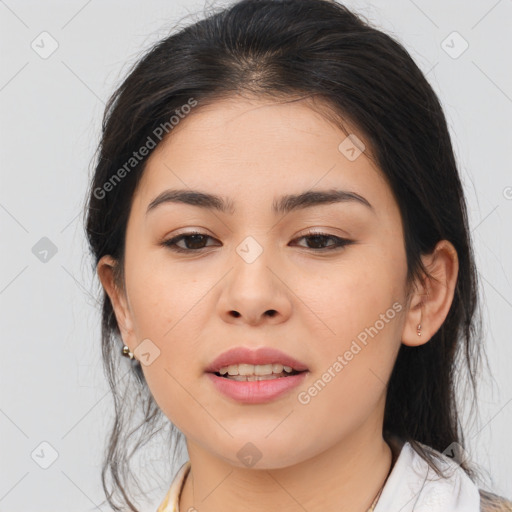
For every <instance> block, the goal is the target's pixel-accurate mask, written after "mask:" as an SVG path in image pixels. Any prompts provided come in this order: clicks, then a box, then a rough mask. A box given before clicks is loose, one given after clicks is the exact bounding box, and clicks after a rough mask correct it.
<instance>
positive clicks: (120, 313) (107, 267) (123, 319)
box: [96, 255, 137, 352]
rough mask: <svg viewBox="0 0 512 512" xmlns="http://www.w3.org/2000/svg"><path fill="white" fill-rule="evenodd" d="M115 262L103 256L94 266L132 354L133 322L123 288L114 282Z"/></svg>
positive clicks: (107, 256)
mask: <svg viewBox="0 0 512 512" xmlns="http://www.w3.org/2000/svg"><path fill="white" fill-rule="evenodd" d="M117 264H118V263H117V260H116V259H115V258H113V257H112V256H109V255H106V256H103V257H102V258H101V259H100V261H99V262H98V265H97V266H96V272H97V273H98V277H99V279H100V281H101V284H102V286H103V288H104V289H105V291H106V292H107V294H108V296H109V298H110V302H111V303H112V307H113V309H114V313H115V316H116V320H117V325H118V326H119V330H120V331H121V336H122V338H123V341H124V344H125V345H128V347H130V351H131V352H133V351H134V350H135V347H136V346H137V343H136V341H135V333H134V330H133V321H132V317H131V313H130V308H129V306H128V299H127V296H126V291H125V290H124V287H123V286H122V285H120V284H119V283H116V280H115V269H116V266H117Z"/></svg>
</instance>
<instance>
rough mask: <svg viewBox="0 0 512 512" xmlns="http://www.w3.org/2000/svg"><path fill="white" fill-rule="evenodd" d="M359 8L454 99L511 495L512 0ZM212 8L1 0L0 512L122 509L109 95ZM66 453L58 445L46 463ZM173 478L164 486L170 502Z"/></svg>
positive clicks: (480, 448)
mask: <svg viewBox="0 0 512 512" xmlns="http://www.w3.org/2000/svg"><path fill="white" fill-rule="evenodd" d="M214 5H222V4H221V3H220V2H219V3H216V4H214ZM347 5H348V6H352V7H354V8H356V10H357V11H358V12H361V13H362V14H364V15H365V16H367V17H368V18H369V19H370V20H371V21H372V22H374V23H376V24H377V25H378V26H380V27H381V28H383V29H384V30H386V31H387V32H388V33H390V34H393V35H395V36H396V37H397V38H398V39H399V40H401V41H402V42H403V43H404V45H405V46H406V48H407V49H408V50H409V51H410V52H411V54H412V56H413V58H414V59H415V60H416V62H417V63H418V65H419V66H420V68H421V69H422V70H423V71H424V72H425V73H427V77H428V79H429V81H430V82H431V84H432V85H433V87H434V89H435V90H436V92H437V93H438V94H439V95H440V97H441V101H442V104H443V106H444V108H445V112H446V115H447V118H448V121H449V125H450V130H451V133H452V137H453V144H454V147H455V150H456V153H457V158H458V161H459V164H460V169H461V173H462V178H463V182H464V186H465V190H466V194H467V197H468V201H469V205H470V212H469V213H470V223H471V229H472V234H473V236H474V241H475V248H476V253H477V261H478V264H479V269H480V277H481V280H482V283H483V295H484V300H485V302H484V304H483V312H484V321H485V329H484V332H485V336H486V339H485V342H486V345H487V352H488V355H489V363H490V367H491V375H488V374H486V376H485V381H484V383H483V385H482V386H481V399H480V421H479V423H478V424H476V425H473V426H471V428H470V429H469V430H468V431H467V439H468V443H467V445H466V447H465V448H466V450H467V451H468V452H469V453H470V454H471V456H472V457H473V458H474V459H475V460H476V461H477V462H479V463H480V464H482V466H483V468H484V469H485V470H487V472H488V474H489V475H490V477H489V479H488V484H489V485H491V486H492V487H493V488H494V490H495V491H497V492H498V493H500V494H503V495H506V496H508V497H512V478H511V473H512V461H511V457H512V443H511V442H510V431H511V428H510V427H511V424H512V421H511V420H512V385H511V384H512V371H511V368H510V363H511V361H512V339H511V334H510V332H511V328H510V319H511V317H512V288H511V279H512V260H511V256H510V254H511V252H512V230H511V218H512V172H511V164H510V149H511V147H512V140H511V130H510V117H511V115H512V75H511V69H512V68H511V66H510V63H511V55H510V54H511V51H510V50H511V47H512V41H511V33H512V31H511V30H510V28H511V26H512V23H511V22H512V0H499V1H496V0H480V1H476V2H467V1H452V2H446V1H444V0H435V1H428V2H427V1H426V0H415V1H412V0H394V1H381V2H363V1H361V2H357V1H349V2H347ZM203 6H204V3H203V2H202V1H191V0H177V1H163V0H159V1H157V0H145V1H144V2H135V1H133V0H130V1H123V2H121V1H118V2H113V1H101V2H100V1H99V0H90V1H83V0H73V1H67V2H64V1H61V2H57V1H46V2H41V1H34V0H32V1H21V0H18V1H15V0H6V1H0V34H1V36H0V37H1V56H2V65H1V67H0V108H1V117H0V130H1V132H0V140H1V144H0V162H1V170H2V174H1V189H0V222H1V229H2V237H1V257H2V265H1V275H0V301H1V303H0V311H1V318H2V324H1V332H2V345H1V346H2V355H1V357H0V378H1V386H0V389H1V402H0V431H1V436H0V443H1V444H0V451H1V455H0V460H1V477H0V511H6V510H9V511H10V512H17V511H21V510H30V511H45V510H52V511H53V512H59V511H63V512H64V511H66V512H69V511H70V510H75V511H86V510H98V509H100V510H108V507H107V506H106V505H103V506H102V507H101V508H100V507H97V504H99V503H100V502H102V500H103V499H104V495H103V493H102V489H101V486H100V457H101V453H100V452H101V447H102V446H103V443H104V438H105V436H106V434H107V431H106V426H107V424H108V419H109V414H110V411H111V409H112V405H111V401H110V396H109V391H108V387H107V383H106V381H105V380H104V377H103V370H102V367H101V358H100V339H99V319H100V315H99V310H98V308H97V306H96V304H95V301H94V298H93V297H94V296H95V294H96V293H97V291H98V286H97V281H96V282H93V280H92V273H91V265H90V260H89V258H88V255H87V253H86V245H85V238H84V235H83V230H82V226H81V224H80V219H81V217H80V209H81V207H82V204H83V200H84V193H85V190H86V186H87V183H88V177H89V172H90V162H91V158H92V155H93V152H94V150H95V147H96V144H97V142H98V137H99V130H100V123H101V115H102V112H103V108H104V103H105V101H106V99H107V98H108V96H109V95H110V94H111V93H112V91H113V90H114V88H115V86H116V85H118V84H119V81H120V79H121V78H122V77H123V76H124V73H125V72H126V70H127V69H128V67H129V66H130V65H131V64H132V63H133V62H134V61H135V60H136V58H137V56H138V55H140V54H141V52H142V51H144V50H145V49H146V48H147V47H148V46H149V45H150V44H152V43H153V42H155V41H156V40H157V39H159V38H161V37H163V36H165V35H166V34H167V32H168V30H169V28H171V27H173V26H174V24H175V23H176V22H177V21H179V20H182V21H181V22H180V26H182V25H185V24H187V23H188V22H189V20H190V21H192V18H187V19H182V18H183V17H184V16H186V15H187V14H188V13H195V12H198V11H201V10H202V8H203ZM43 31H47V32H48V33H49V34H51V37H52V38H53V39H54V40H55V41H56V42H57V43H58V48H57V50H56V51H55V52H54V53H53V54H52V55H50V56H49V57H48V58H45V59H43V58H42V57H41V56H40V55H39V54H38V53H36V51H34V49H32V47H31V44H32V42H33V41H35V42H34V45H38V46H37V47H38V48H39V51H40V52H42V51H48V50H49V49H51V39H50V38H49V37H48V36H40V34H41V33H42V32H43ZM453 31H457V32H458V33H459V34H460V36H457V35H450V34H452V32H453ZM43 38H46V39H43ZM447 38H448V39H447ZM462 38H463V39H462ZM464 40H465V41H467V44H468V45H469V46H468V48H467V50H466V51H464V53H462V54H461V55H459V56H457V54H458V53H459V52H460V51H461V50H462V49H463V45H464V44H465V43H464ZM443 41H445V42H444V43H443ZM445 50H446V51H445ZM450 53H451V55H450ZM455 56H457V58H454V57H455ZM43 237H47V238H48V239H49V240H51V242H52V243H53V244H54V245H55V246H56V249H57V252H56V254H54V255H52V253H51V252H50V253H48V254H47V255H46V258H47V261H46V262H43V261H41V260H40V258H41V257H43V258H44V257H45V256H44V253H40V254H39V257H36V255H35V254H34V253H33V251H32V249H33V247H34V246H36V244H37V243H38V242H39V241H40V239H41V238H43ZM39 243H48V242H39ZM38 247H39V246H36V248H38ZM39 250H41V249H39ZM35 252H37V251H35ZM432 378H435V375H433V376H432ZM42 442H47V443H49V445H51V447H49V446H47V445H43V446H41V445H40V444H41V443H42ZM34 450H35V452H34ZM52 450H55V451H56V453H57V454H58V457H57V459H56V460H55V462H54V463H53V464H51V465H50V467H48V469H43V468H42V467H40V465H39V464H41V463H43V464H44V462H45V461H46V462H47V463H49V462H51V459H50V457H51V453H52ZM33 453H34V455H33V456H32V455H31V454H33ZM156 453H157V454H158V449H157V450H156ZM156 456H157V455H156ZM185 458H186V457H185ZM36 460H37V461H38V462H39V464H38V463H36ZM174 469H175V470H176V469H177V468H174ZM168 483H169V482H166V481H165V480H163V481H162V482H161V483H158V485H159V486H160V487H158V486H157V487H158V488H156V490H155V501H154V504H155V506H156V505H157V504H158V503H159V502H160V500H161V499H162V498H163V495H164V493H165V492H166V491H167V486H168ZM155 485H156V484H155ZM148 510H151V507H149V508H148Z"/></svg>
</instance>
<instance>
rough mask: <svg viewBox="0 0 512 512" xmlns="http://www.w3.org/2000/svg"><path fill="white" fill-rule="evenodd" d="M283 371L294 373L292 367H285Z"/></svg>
mask: <svg viewBox="0 0 512 512" xmlns="http://www.w3.org/2000/svg"><path fill="white" fill-rule="evenodd" d="M283 370H284V371H285V372H288V373H291V372H292V370H293V368H292V367H291V366H283Z"/></svg>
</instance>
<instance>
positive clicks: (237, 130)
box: [115, 98, 407, 468]
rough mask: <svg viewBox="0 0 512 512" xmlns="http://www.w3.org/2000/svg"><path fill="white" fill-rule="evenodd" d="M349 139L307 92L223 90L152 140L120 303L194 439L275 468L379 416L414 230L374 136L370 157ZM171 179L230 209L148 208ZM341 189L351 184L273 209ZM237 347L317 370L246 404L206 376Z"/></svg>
mask: <svg viewBox="0 0 512 512" xmlns="http://www.w3.org/2000/svg"><path fill="white" fill-rule="evenodd" d="M351 132H352V133H354V134H356V135H357V136H358V137H359V139H360V140H364V139H363V136H362V135H361V134H360V133H359V132H358V131H357V130H356V129H351ZM346 137H347V136H346V134H345V133H344V132H343V131H341V130H340V129H339V128H338V127H336V126H334V125H333V124H331V123H330V122H329V121H327V120H326V119H325V118H324V117H323V116H322V115H320V114H319V113H318V112H316V111H315V110H314V109H312V108H311V106H310V105H309V104H308V103H306V102H305V101H297V102H292V103H278V102H272V101H270V100H251V101H250V100H248V99H242V98H232V99H230V100H223V101H219V102H216V103H214V104H212V105H209V106H203V107H202V108H201V109H197V110H196V111H194V112H193V113H192V114H190V115H189V117H187V118H185V119H184V120H182V121H181V122H180V124H179V125H178V126H176V127H175V128H174V130H173V131H172V133H171V136H170V137H169V138H168V139H166V140H164V142H162V143H161V144H160V145H159V146H158V147H157V148H156V149H155V151H154V152H153V154H152V155H151V157H150V158H149V160H148V162H147V166H146V169H145V171H144V175H143V177H142V180H141V182H140V184H139V186H138V188H137V190H136V193H135V195H134V199H133V203H132V208H131V212H130V217H129V221H128V226H127V232H126V247H125V267H124V272H125V286H126V288H125V295H124V296H123V297H124V298H122V299H121V301H120V302H119V303H117V304H116V305H115V310H116V316H117V318H118V321H119V322H120V323H122V324H123V327H122V334H123V339H124V342H125V343H126V344H128V345H129V346H130V348H131V350H132V352H133V351H135V355H136V357H137V355H138V356H139V357H138V359H139V360H141V359H142V360H143V361H144V360H145V362H146V363H147V364H144V363H143V364H142V368H143V371H144V375H145V377H146V380H147V383H148V385H149V387H150V390H151V392H152V394H153V395H154V398H155V400H156V401H157V403H158V405H159V406H160V408H161V409H162V411H163V412H164V413H165V414H166V416H167V417H168V418H169V419H170V420H171V421H172V422H173V423H174V424H175V425H176V426H177V427H178V428H179V429H180V430H181V432H183V433H184V434H185V436H186V438H187V440H188V441H190V442H191V443H194V444H196V445H200V446H201V447H202V449H204V450H206V451H208V452H209V453H210V454H211V455H212V456H215V457H218V458H219V459H223V460H225V461H229V463H231V464H235V465H239V466H241V465H242V462H241V460H240V457H239V450H240V449H241V448H242V447H247V444H246V443H248V442H251V443H252V444H253V445H254V446H255V447H256V450H257V451H258V452H259V454H260V456H261V461H260V462H259V467H267V468H271V467H274V468H277V467H284V466H288V465H291V464H294V463H298V462H300V461H302V460H306V459H308V458H310V457H313V456H315V455H316V454H319V453H321V452H323V451H324V450H326V449H328V448H329V447H332V446H334V445H336V444H337V443H339V442H341V441H342V440H343V439H349V438H351V437H354V436H356V435H362V433H366V434H368V433H369V432H373V434H375V432H378V430H379V425H380V428H382V414H383V409H384V396H385V383H386V382H387V380H388V378H389V375H390V373H391V370H392V368H393V364H394V361H395V358H396V355H397V352H398V349H399V347H400V342H401V337H402V330H403V327H404V313H405V310H406V304H405V300H406V299H405V292H406V271H407V266H406V255H405V246H404V236H403V231H402V223H401V217H400V213H399V209H398V206H397V204H396V202H395V200H394V198H393V195H392V192H391V190H390V188H389V186H388V185H387V183H386V181H385V180H384V179H383V177H382V174H381V172H380V171H379V170H378V168H376V166H375V164H374V163H372V161H371V160H370V159H369V158H368V156H369V148H366V149H365V150H364V151H363V152H361V153H360V154H359V155H358V152H359V151H358V148H357V146H354V144H353V143H352V142H351V141H350V139H348V140H347V139H346ZM340 144H341V146H340ZM351 148H352V149H351ZM169 190H174V191H176V190H182V191H186V192H191V191H198V192H201V193H203V194H211V195H215V196H220V197H221V198H222V200H223V201H225V202H226V204H227V208H226V209H225V210H224V211H221V210H220V209H216V208H211V207H205V206H199V205H197V204H195V205H194V204H188V203H187V202H182V201H177V200H176V201H171V200H169V201H163V202H160V203H159V204H158V205H156V206H153V207H152V208H149V210H148V207H149V206H150V205H151V203H152V202H153V201H154V200H155V198H157V197H158V196H160V195H161V194H162V193H163V192H165V191H169ZM332 191H344V192H347V193H350V194H352V196H350V194H348V195H346V196H345V199H343V197H342V198H341V199H340V198H338V199H337V200H331V201H329V202H322V201H318V199H319V197H321V195H320V194H317V195H316V196H310V197H309V201H308V200H305V201H302V202H300V201H295V202H294V201H293V200H290V201H288V202H284V203H282V204H281V206H288V207H289V208H284V209H283V208H281V209H278V211H274V209H273V208H274V206H275V205H278V204H280V203H281V202H282V198H283V197H284V196H292V195H293V196H295V195H301V194H304V193H312V192H332ZM315 198H316V200H315ZM306 199H307V198H306ZM187 236H188V237H187ZM180 237H181V238H180ZM143 340H144V341H143ZM141 343H142V344H141ZM139 345H140V349H139V352H137V350H138V349H137V347H139ZM239 346H243V347H246V348H249V349H257V348H259V347H272V348H276V349H278V350H280V351H282V352H284V353H286V354H288V355H290V356H291V357H293V358H295V359H296V360H298V361H300V362H302V363H304V364H305V366H306V367H307V368H308V371H307V372H304V373H303V374H301V378H300V379H297V380H298V381H300V382H299V383H298V385H296V386H295V387H292V388H291V389H288V391H285V392H284V393H282V394H280V395H279V396H277V397H275V398H273V399H269V400H263V401H260V402H258V403H246V402H241V401H239V400H237V399H234V398H233V397H230V396H227V395H225V394H223V393H222V392H220V391H219V390H218V388H217V386H216V385H214V384H213V380H212V378H211V376H209V375H208V374H207V373H205V369H206V367H207V366H208V365H209V364H210V363H212V361H213V360H214V359H215V358H217V356H219V355H220V354H221V353H223V352H225V351H226V350H228V349H231V348H233V347H239ZM142 348H143V350H142ZM143 354H144V355H143ZM241 362H242V361H241ZM219 378H221V377H219ZM288 378H292V377H282V379H288ZM230 382H231V383H232V381H230ZM232 385H236V384H232ZM366 434H365V435H366Z"/></svg>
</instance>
